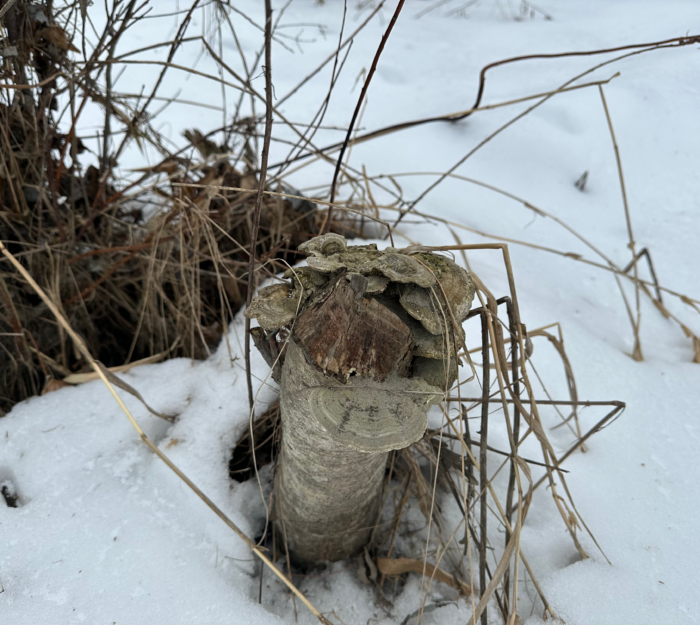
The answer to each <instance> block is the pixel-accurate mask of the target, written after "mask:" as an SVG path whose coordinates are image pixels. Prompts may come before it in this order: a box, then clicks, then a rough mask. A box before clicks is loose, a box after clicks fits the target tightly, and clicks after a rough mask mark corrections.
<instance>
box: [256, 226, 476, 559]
mask: <svg viewBox="0 0 700 625" xmlns="http://www.w3.org/2000/svg"><path fill="white" fill-rule="evenodd" d="M299 249H300V250H301V251H306V252H308V253H309V258H308V266H307V267H300V268H296V269H290V270H289V271H288V272H287V273H286V274H285V278H286V279H287V281H286V282H282V283H279V284H274V285H272V286H268V287H265V288H263V289H260V291H259V292H258V294H257V295H256V297H255V298H254V299H253V301H252V303H251V305H250V307H249V308H248V309H247V310H246V311H245V315H246V316H247V317H250V318H253V319H257V321H258V323H259V324H260V327H259V328H254V329H253V330H252V333H253V339H254V341H255V344H256V346H257V347H258V349H259V350H260V351H261V352H262V354H263V355H264V356H265V359H266V360H267V362H268V364H270V366H271V367H272V368H273V377H274V378H275V379H276V380H277V381H278V382H279V384H280V402H281V419H282V442H281V451H280V455H279V460H278V465H277V471H276V476H275V485H274V493H273V517H274V521H275V523H276V525H277V529H278V532H277V535H278V536H280V537H286V541H287V545H288V548H289V552H290V554H291V556H292V558H293V560H294V561H296V562H297V563H298V564H302V565H304V564H306V565H308V564H314V563H318V562H322V561H328V560H330V561H335V560H341V559H343V558H346V557H348V556H350V555H353V554H355V553H357V552H358V551H360V550H361V549H362V548H363V546H364V545H366V543H367V541H368V538H369V534H370V532H371V531H372V528H373V526H375V525H376V523H377V521H378V520H379V512H380V511H379V507H380V505H381V490H382V483H383V479H384V475H385V469H386V463H387V457H388V453H389V451H391V450H393V449H403V448H404V447H408V446H409V445H410V444H411V443H413V442H415V441H417V440H418V439H420V438H421V436H423V434H424V432H425V430H426V427H427V412H428V409H429V408H430V406H431V405H433V404H435V403H438V402H439V401H440V400H441V399H442V397H443V395H444V393H445V390H446V389H448V388H449V387H450V386H451V385H452V384H453V382H454V380H455V378H456V377H457V364H458V363H457V357H456V354H457V352H458V350H459V347H460V346H461V345H462V344H463V341H464V333H463V330H462V325H461V324H462V322H463V321H464V320H465V318H466V316H467V313H468V312H469V308H470V306H471V303H472V300H473V298H474V285H473V283H472V280H471V278H470V277H469V274H468V273H467V272H466V271H465V270H464V269H462V268H461V267H459V266H458V265H456V264H455V263H454V262H453V261H452V260H451V259H450V258H447V257H445V256H439V255H436V254H431V253H426V252H411V250H410V249H409V250H405V251H401V250H397V249H394V248H388V249H386V250H383V251H379V250H378V249H377V246H376V245H360V246H353V247H348V246H347V243H346V241H345V239H344V238H343V237H342V236H339V235H336V234H327V235H323V236H320V237H316V238H314V239H311V240H310V241H308V242H307V243H305V244H304V245H302V246H300V248H299ZM281 330H282V332H280V331H281ZM283 337H284V340H283Z"/></svg>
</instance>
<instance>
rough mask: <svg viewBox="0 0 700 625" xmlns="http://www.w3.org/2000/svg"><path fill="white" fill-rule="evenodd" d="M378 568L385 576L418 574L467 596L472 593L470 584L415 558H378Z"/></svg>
mask: <svg viewBox="0 0 700 625" xmlns="http://www.w3.org/2000/svg"><path fill="white" fill-rule="evenodd" d="M377 568H378V569H379V572H380V573H382V574H383V575H401V574H402V573H418V574H419V575H424V576H425V577H432V578H433V579H436V580H438V581H439V582H443V583H445V584H447V585H449V586H452V588H456V589H457V590H459V591H460V592H461V593H463V594H465V595H470V594H471V592H472V590H471V587H470V586H469V584H467V583H465V582H462V581H459V580H458V579H457V578H456V577H455V576H454V575H450V574H449V573H446V572H445V571H443V570H442V569H439V568H437V567H435V566H433V565H432V564H430V563H428V562H423V561H422V560H414V559H413V558H377Z"/></svg>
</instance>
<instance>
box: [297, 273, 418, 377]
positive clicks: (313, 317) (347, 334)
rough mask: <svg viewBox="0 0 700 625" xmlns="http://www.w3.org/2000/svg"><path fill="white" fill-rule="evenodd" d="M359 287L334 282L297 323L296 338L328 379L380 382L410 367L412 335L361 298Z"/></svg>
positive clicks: (342, 280)
mask: <svg viewBox="0 0 700 625" xmlns="http://www.w3.org/2000/svg"><path fill="white" fill-rule="evenodd" d="M355 275H357V274H355ZM351 277H353V278H354V277H355V276H351ZM357 277H358V278H359V277H361V276H357ZM366 282H367V281H366V280H364V287H365V288H366ZM360 283H361V281H360V280H356V279H355V280H352V281H349V280H348V279H346V277H345V276H343V277H341V278H340V279H338V281H337V282H336V283H335V284H333V285H331V286H330V287H329V291H328V295H327V296H326V297H325V298H323V299H322V300H321V301H320V302H317V303H316V304H313V305H311V306H309V307H308V308H307V309H306V310H305V311H304V313H303V314H302V315H301V316H300V317H299V318H298V319H297V322H296V324H295V326H294V338H295V339H296V341H297V344H298V345H300V346H301V347H302V348H303V350H304V353H305V355H306V357H307V359H308V360H309V362H312V363H315V364H316V365H317V366H318V367H320V368H321V370H322V371H323V372H324V373H326V374H330V375H333V376H334V377H336V378H337V379H339V380H341V381H343V382H346V381H347V380H348V378H349V377H350V376H352V375H357V376H360V377H363V378H373V379H374V380H376V381H378V382H383V381H385V380H386V379H387V377H388V376H389V374H390V373H392V372H393V371H396V370H397V369H401V368H403V367H406V366H407V364H408V362H409V361H410V357H411V356H410V347H411V331H410V330H409V328H408V326H407V325H406V324H405V323H403V322H402V321H401V319H399V317H398V316H396V315H395V314H394V313H393V312H391V311H390V310H389V309H388V308H386V307H385V306H383V305H382V304H380V303H379V302H378V301H376V300H375V299H369V298H366V297H363V294H364V289H363V288H362V286H363V285H362V284H360Z"/></svg>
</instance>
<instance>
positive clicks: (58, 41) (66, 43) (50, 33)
mask: <svg viewBox="0 0 700 625" xmlns="http://www.w3.org/2000/svg"><path fill="white" fill-rule="evenodd" d="M37 35H38V36H39V37H41V38H42V39H44V40H46V41H48V42H49V43H52V44H53V45H55V46H56V47H57V48H58V49H59V50H64V51H67V50H71V51H72V52H79V50H78V48H76V47H75V46H74V45H73V44H72V43H71V42H70V40H69V39H68V36H67V35H66V31H65V30H63V28H61V27H60V26H47V27H46V28H42V29H41V30H40V31H39V32H38V33H37Z"/></svg>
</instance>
